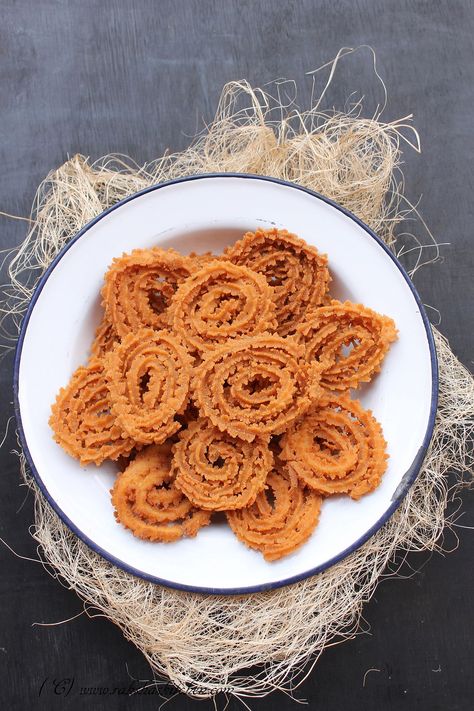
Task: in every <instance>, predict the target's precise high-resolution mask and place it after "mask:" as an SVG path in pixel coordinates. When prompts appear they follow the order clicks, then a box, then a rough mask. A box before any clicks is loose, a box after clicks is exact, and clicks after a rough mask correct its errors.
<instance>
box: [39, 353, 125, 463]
mask: <svg viewBox="0 0 474 711" xmlns="http://www.w3.org/2000/svg"><path fill="white" fill-rule="evenodd" d="M110 406H111V403H110V398H109V392H108V389H107V385H106V382H105V378H104V365H103V362H102V361H101V360H95V361H91V362H90V363H89V365H88V366H87V367H83V366H81V367H80V368H78V369H77V370H76V371H75V373H74V374H73V376H72V378H71V380H70V381H69V383H68V385H67V387H65V388H61V390H60V391H59V393H58V395H57V397H56V402H55V403H54V405H53V406H52V408H51V417H50V418H49V424H50V427H51V428H52V430H53V431H54V439H55V440H56V442H57V443H58V444H60V445H61V447H62V448H63V449H64V450H65V451H66V452H67V453H68V454H70V455H71V456H72V457H75V458H76V459H79V461H80V462H81V464H84V465H86V464H92V463H93V464H96V465H97V466H99V464H102V462H104V461H105V460H106V459H113V460H116V459H118V458H119V457H121V456H126V455H128V454H129V453H130V452H131V451H132V449H133V447H134V442H133V440H131V439H129V438H128V436H127V435H124V434H123V430H122V428H121V427H120V426H119V425H118V424H117V422H116V420H115V417H114V416H113V415H112V414H111V412H110Z"/></svg>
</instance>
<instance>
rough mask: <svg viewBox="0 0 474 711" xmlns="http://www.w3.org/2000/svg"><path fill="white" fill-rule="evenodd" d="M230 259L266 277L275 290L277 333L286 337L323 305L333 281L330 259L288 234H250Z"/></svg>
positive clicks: (260, 231) (229, 252)
mask: <svg viewBox="0 0 474 711" xmlns="http://www.w3.org/2000/svg"><path fill="white" fill-rule="evenodd" d="M225 254H226V256H227V258H228V259H230V261H231V262H232V263H233V264H239V265H243V266H246V267H249V268H250V269H253V270H254V271H255V272H258V273H259V274H263V276H264V277H265V278H266V280H267V282H268V284H269V285H270V286H271V287H272V290H273V298H274V301H275V304H276V316H277V321H278V327H277V332H278V333H279V334H280V335H281V336H286V335H288V334H291V333H293V332H294V330H295V328H296V326H297V325H298V324H299V323H300V322H301V321H304V320H305V316H306V315H307V313H308V312H310V311H312V310H313V309H314V308H315V307H317V306H318V305H319V304H321V303H322V302H323V299H324V296H325V294H326V292H327V289H328V284H329V281H330V277H329V271H328V266H327V257H326V255H324V254H320V253H319V252H318V250H317V249H315V248H314V247H311V246H310V245H308V244H306V242H305V241H304V240H302V239H299V237H297V236H296V235H294V234H291V233H290V232H288V231H287V230H278V229H271V230H263V229H258V230H257V231H256V232H247V233H246V234H245V235H244V237H243V238H242V239H241V240H239V241H238V242H236V243H235V244H234V245H233V246H232V247H229V248H228V249H227V250H226V252H225Z"/></svg>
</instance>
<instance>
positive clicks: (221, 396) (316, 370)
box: [192, 334, 320, 442]
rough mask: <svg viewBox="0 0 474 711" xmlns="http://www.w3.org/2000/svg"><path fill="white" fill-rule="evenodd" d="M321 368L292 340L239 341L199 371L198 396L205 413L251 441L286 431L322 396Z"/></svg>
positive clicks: (208, 358) (212, 356) (195, 387)
mask: <svg viewBox="0 0 474 711" xmlns="http://www.w3.org/2000/svg"><path fill="white" fill-rule="evenodd" d="M319 377H320V367H318V366H316V365H315V364H309V363H307V362H306V361H305V359H304V347H303V346H301V345H299V344H297V343H296V341H295V340H294V339H292V338H281V337H280V336H274V335H269V334H265V335H261V336H254V337H252V338H240V339H236V340H235V341H233V342H230V343H229V344H226V345H223V346H221V347H220V348H219V349H217V350H216V351H214V352H211V353H210V354H208V355H207V356H206V357H205V358H204V360H203V362H202V364H200V365H199V367H198V368H196V373H195V376H194V379H193V383H192V388H193V397H194V399H195V402H196V404H197V406H198V408H199V409H200V412H201V415H203V416H205V417H207V418H208V419H209V420H211V422H212V423H213V424H214V425H215V426H216V427H218V428H219V429H220V430H221V431H223V432H228V433H229V434H230V435H232V436H233V437H240V438H241V439H245V440H247V441H249V442H251V441H252V440H254V439H255V437H257V436H260V437H268V436H269V435H271V434H280V433H281V432H283V431H284V430H285V429H286V428H287V427H288V426H289V425H290V424H291V423H292V422H293V420H294V419H295V418H296V417H299V416H300V415H302V414H303V413H304V412H305V411H306V410H307V409H308V408H309V407H310V405H311V403H312V402H313V401H314V400H315V399H316V398H317V397H318V396H319V394H320V388H319Z"/></svg>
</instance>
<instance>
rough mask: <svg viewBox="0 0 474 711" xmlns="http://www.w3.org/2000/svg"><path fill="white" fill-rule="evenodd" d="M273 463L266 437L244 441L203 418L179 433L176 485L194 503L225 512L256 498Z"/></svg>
mask: <svg viewBox="0 0 474 711" xmlns="http://www.w3.org/2000/svg"><path fill="white" fill-rule="evenodd" d="M272 464H273V455H272V453H271V452H270V449H269V448H268V443H267V441H266V440H265V439H258V438H257V439H255V440H254V441H253V442H252V443H249V442H245V441H243V440H241V439H237V438H236V437H231V436H230V435H228V434H226V433H223V432H221V431H220V430H219V429H218V428H217V427H214V426H213V425H211V424H210V423H209V422H208V420H203V419H200V420H197V421H196V422H192V423H191V424H190V425H189V427H188V429H187V430H185V431H183V432H180V434H179V442H178V444H176V445H175V446H174V457H173V464H172V468H173V471H174V473H175V475H176V480H175V482H176V487H177V488H178V489H180V491H182V492H183V494H185V496H187V497H188V499H189V500H190V501H192V503H193V504H194V505H195V506H199V508H202V509H209V510H211V511H226V510H232V509H241V508H243V507H245V506H249V505H250V504H252V503H253V502H254V501H255V499H256V497H257V494H258V493H259V492H260V491H261V490H262V489H263V487H264V485H265V479H266V478H267V474H268V472H269V471H270V469H271V467H272Z"/></svg>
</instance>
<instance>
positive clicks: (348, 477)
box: [280, 394, 388, 499]
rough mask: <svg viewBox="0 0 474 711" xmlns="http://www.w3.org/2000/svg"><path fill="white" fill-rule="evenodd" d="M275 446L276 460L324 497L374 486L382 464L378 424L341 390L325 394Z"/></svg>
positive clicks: (383, 448) (384, 456)
mask: <svg viewBox="0 0 474 711" xmlns="http://www.w3.org/2000/svg"><path fill="white" fill-rule="evenodd" d="M280 444H281V447H282V451H281V454H280V458H281V459H282V460H284V461H286V463H287V465H288V468H289V470H290V471H292V472H294V474H296V475H297V476H298V477H299V479H300V480H301V481H302V482H303V483H304V484H306V485H307V486H309V487H311V488H312V489H314V490H315V491H317V492H318V493H320V494H322V495H325V496H327V495H329V494H349V496H350V497H351V498H353V499H359V498H360V497H361V496H362V495H363V494H367V493H368V492H369V491H373V490H374V489H375V488H376V487H377V486H378V485H379V483H380V479H381V478H382V474H383V473H384V472H385V470H386V468H387V458H388V455H387V454H386V446H387V444H386V442H385V440H384V438H383V434H382V428H381V426H380V425H379V423H378V422H377V420H376V419H375V418H374V416H373V415H372V413H371V411H370V410H364V409H363V407H362V406H361V404H360V402H359V401H358V400H351V399H350V397H349V396H348V395H346V394H344V395H337V394H334V395H331V394H327V396H326V397H325V398H324V400H322V401H321V402H320V403H319V404H318V405H317V406H316V407H314V408H312V409H311V410H310V412H308V413H307V414H306V415H305V417H303V418H302V419H301V420H299V421H298V422H296V423H295V424H294V425H293V427H291V428H290V429H289V430H288V431H287V432H286V433H285V434H284V435H283V437H282V438H281V442H280Z"/></svg>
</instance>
